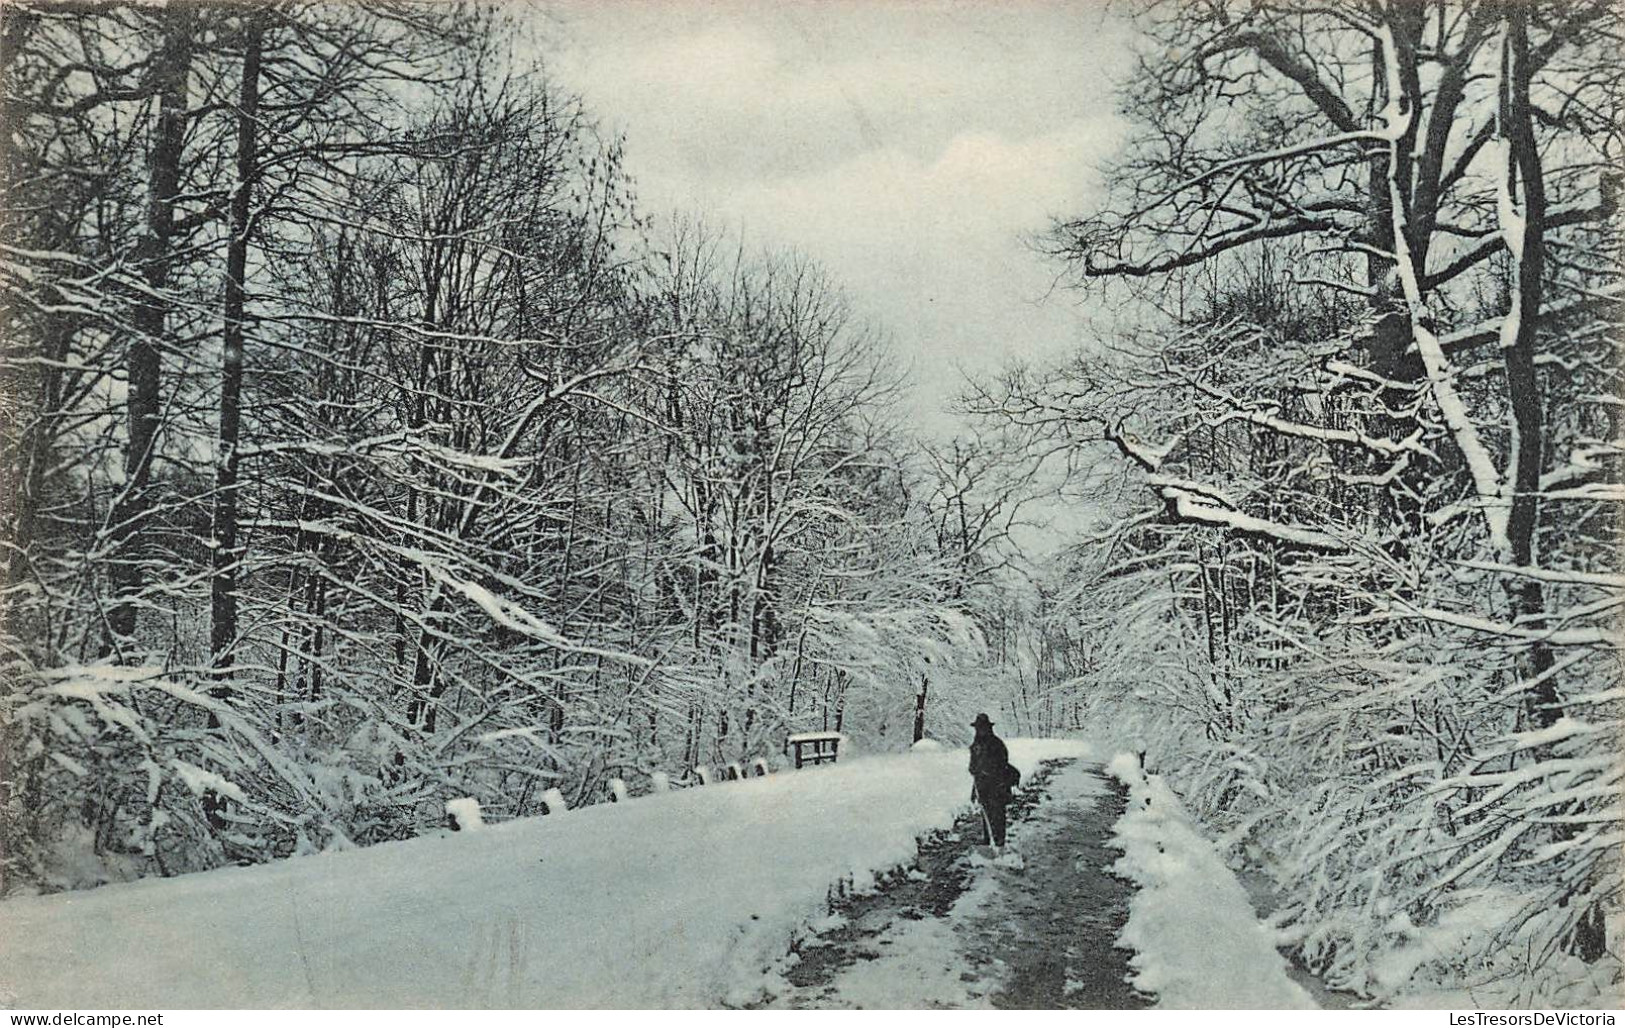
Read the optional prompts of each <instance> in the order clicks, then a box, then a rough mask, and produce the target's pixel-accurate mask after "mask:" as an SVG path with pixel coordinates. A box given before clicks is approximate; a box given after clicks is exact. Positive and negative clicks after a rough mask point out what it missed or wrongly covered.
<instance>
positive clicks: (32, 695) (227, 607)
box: [0, 0, 1019, 890]
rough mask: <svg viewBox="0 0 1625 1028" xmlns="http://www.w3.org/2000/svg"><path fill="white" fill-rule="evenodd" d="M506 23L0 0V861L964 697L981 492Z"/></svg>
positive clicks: (726, 746)
mask: <svg viewBox="0 0 1625 1028" xmlns="http://www.w3.org/2000/svg"><path fill="white" fill-rule="evenodd" d="M523 29H524V26H523V25H521V24H519V23H516V22H514V21H511V20H509V16H508V14H507V13H506V12H504V10H503V8H502V5H495V6H494V7H492V8H481V7H461V6H452V5H419V4H411V3H393V2H387V0H378V2H367V3H346V4H343V5H324V4H320V3H277V4H266V5H254V6H243V5H234V4H233V5H228V4H220V5H210V4H192V3H186V4H167V5H151V4H135V3H129V4H126V3H105V4H80V5H66V4H55V3H40V4H23V3H16V4H7V5H6V7H5V11H4V20H3V43H4V50H5V52H4V55H3V57H0V69H3V75H4V82H3V90H4V96H5V111H4V121H5V124H6V126H7V129H8V131H7V133H6V134H5V136H4V140H5V147H6V149H5V152H4V154H3V157H0V162H3V167H4V180H3V183H0V191H3V193H4V197H5V201H4V212H5V213H4V216H5V223H4V225H3V228H0V247H3V252H4V263H3V265H0V267H3V278H0V281H3V284H4V298H5V305H4V325H3V328H0V332H3V334H4V338H5V340H6V348H5V351H4V362H3V374H4V387H3V389H0V396H3V400H4V404H5V410H4V416H3V418H0V423H3V428H0V432H3V436H0V458H3V461H4V467H3V476H4V479H5V481H6V482H8V483H15V485H16V488H15V489H9V488H8V489H6V490H3V491H0V495H4V497H5V504H6V506H5V509H4V523H5V530H4V531H5V536H4V543H5V545H4V564H5V582H4V589H5V593H4V610H5V626H4V634H3V637H0V663H3V674H4V676H5V680H6V688H5V690H4V696H3V700H0V703H3V707H0V724H3V726H4V739H3V744H0V745H3V749H0V754H3V760H4V773H3V774H0V778H3V780H4V782H5V792H4V793H3V794H0V824H3V825H4V829H3V830H4V833H5V838H4V839H3V840H0V846H3V852H4V861H5V865H4V869H3V870H4V883H5V887H6V888H7V889H11V890H31V889H39V888H45V889H56V888H64V887H82V886H85V885H91V884H96V883H98V882H102V881H107V880H114V879H120V878H127V877H132V876H137V875H146V874H173V873H178V872H182V871H187V870H194V869H199V868H204V867H209V866H213V865H218V864H220V863H223V862H232V861H236V862H244V861H260V860H265V859H269V858H272V857H275V856H280V855H286V854H289V853H293V852H299V851H304V850H309V849H325V848H330V847H332V846H334V845H348V844H350V843H352V842H353V843H358V844H365V843H369V842H374V841H378V840H382V839H389V838H400V837H405V836H408V835H412V834H416V833H418V832H420V831H422V830H424V829H426V828H429V827H437V826H439V825H441V824H442V823H443V821H444V818H445V814H444V803H445V801H446V800H447V799H449V798H452V797H456V796H465V795H466V796H473V797H475V798H477V799H478V800H479V801H480V802H481V803H482V804H483V805H484V807H485V809H486V810H487V812H488V814H489V816H492V817H496V818H502V817H510V816H519V815H523V814H528V813H536V812H539V811H540V810H541V809H542V805H541V796H542V793H543V792H544V791H546V790H548V789H551V788H559V789H561V790H562V791H563V792H564V793H565V795H567V796H568V797H569V800H570V802H572V803H578V802H593V801H597V800H599V799H603V798H606V797H607V782H608V780H609V778H611V777H622V778H625V779H627V780H629V781H633V782H634V783H644V782H647V781H648V776H649V775H650V774H651V773H653V772H656V771H661V772H664V773H665V774H667V775H668V776H669V777H670V778H671V779H672V780H674V781H677V780H680V779H682V778H683V776H685V775H687V774H689V773H690V771H691V769H693V768H694V767H696V766H697V765H704V764H715V763H719V762H726V761H733V760H744V759H749V758H753V757H758V756H765V757H770V758H774V759H777V755H778V754H779V753H780V752H781V750H782V747H783V740H784V735H785V733H786V732H787V731H793V730H796V729H806V728H815V729H823V728H830V729H840V730H844V731H846V732H848V733H849V734H851V735H853V737H854V738H856V739H858V740H859V741H860V742H863V741H872V742H874V743H876V744H881V745H884V744H887V743H888V742H895V743H896V744H897V745H906V744H907V743H908V742H911V741H913V740H914V739H918V738H920V737H921V736H922V735H923V734H924V733H925V732H926V731H927V728H928V726H929V725H934V724H936V723H938V719H939V718H941V717H946V716H949V715H951V716H952V717H953V719H954V724H955V726H956V730H957V726H960V725H963V724H964V723H967V722H968V720H969V715H970V710H969V709H960V708H965V707H966V704H968V703H970V702H972V698H971V697H969V696H968V695H967V691H968V690H969V689H971V688H972V687H973V686H976V685H977V683H978V682H979V681H980V680H979V679H977V677H976V670H977V669H978V668H979V667H980V666H981V664H982V662H983V660H984V659H985V658H986V655H987V654H988V653H989V652H990V651H989V650H988V649H987V648H986V647H985V645H984V638H985V636H986V634H987V631H988V628H989V627H990V626H993V625H995V624H996V623H998V622H999V619H1001V618H1003V617H1004V616H1005V614H1004V612H1003V611H1004V607H1005V606H1007V605H1008V604H1006V603H1005V601H1003V600H1001V599H1000V598H999V593H1000V589H1001V588H1003V587H1002V586H1001V584H1000V581H999V579H998V576H997V574H996V572H997V569H998V567H999V565H1000V564H1001V562H1002V561H1003V560H1004V559H1005V557H1004V556H1003V554H1005V553H1006V552H1007V551H1006V549H1005V546H1006V541H1007V539H1006V536H1007V531H1008V528H1009V524H1010V522H1011V520H1012V519H1013V518H1014V517H1015V514H1016V509H1017V506H1018V505H1017V504H1016V503H1015V502H1014V500H1013V499H1012V493H1011V490H1013V489H1015V488H1016V487H1017V486H1018V485H1019V480H1018V479H1013V478H1011V477H1010V476H1001V475H1000V474H998V473H996V472H995V471H988V470H986V469H985V468H984V467H983V465H984V464H986V463H987V461H985V460H981V461H980V463H978V460H980V459H979V458H975V457H973V456H972V454H973V453H975V452H978V451H977V449H976V448H977V447H978V446H980V445H981V444H978V443H976V442H974V441H973V440H969V439H967V440H965V441H964V442H963V444H962V447H963V448H962V450H955V451H953V452H952V453H951V454H949V455H948V456H945V457H943V458H942V459H941V460H936V461H934V460H932V459H928V458H927V457H926V456H924V455H922V454H921V453H919V452H918V449H917V446H916V444H915V442H914V440H912V439H911V438H910V437H909V435H908V434H907V433H906V431H905V430H904V429H903V427H901V425H900V423H899V420H898V417H897V413H896V409H895V402H894V401H895V398H896V396H897V394H898V391H899V389H900V377H899V375H898V373H897V372H896V371H895V370H894V369H893V368H892V367H891V365H890V363H889V361H888V359H887V357H886V353H885V347H884V340H883V338H882V336H881V335H880V334H879V331H880V330H879V329H877V328H875V327H871V326H869V325H866V324H864V323H863V322H862V320H861V319H859V318H858V317H856V316H855V315H854V314H853V313H852V312H851V310H850V309H849V306H848V304H847V302H846V301H845V300H844V299H843V297H842V295H841V292H840V289H839V287H838V285H837V284H836V283H834V282H832V281H831V280H830V279H829V278H828V277H827V275H826V274H825V273H823V272H822V271H820V270H819V268H818V267H816V266H815V265H814V264H812V263H811V262H809V261H807V260H805V259H803V258H800V257H797V256H795V255H793V254H784V253H771V252H756V251H750V250H747V249H746V248H744V247H743V245H742V244H740V243H739V242H737V241H736V240H735V239H734V237H733V236H732V235H731V234H730V233H729V232H728V231H727V230H724V229H718V228H713V227H708V226H707V225H705V224H704V223H703V222H701V221H698V220H681V219H679V220H676V221H667V220H661V221H659V222H658V223H656V222H655V221H653V220H651V219H650V218H648V217H646V216H645V215H644V214H643V212H641V211H639V210H638V209H637V208H636V206H635V204H634V201H633V195H632V185H631V182H630V179H629V178H628V176H627V174H626V172H625V170H624V168H623V162H622V157H621V150H620V144H619V142H618V141H617V140H616V139H614V138H608V137H605V135H604V134H603V133H602V132H601V131H600V130H599V129H598V128H597V126H596V124H595V122H594V120H593V119H592V116H591V113H590V112H589V111H587V110H585V109H584V108H583V106H582V105H581V104H580V102H579V101H577V100H576V99H574V98H573V97H571V96H570V95H568V94H566V93H565V92H563V91H562V90H560V89H558V88H556V87H555V86H553V85H552V84H550V82H549V81H548V79H547V77H546V76H545V75H544V74H543V73H542V70H541V69H540V67H539V66H535V65H533V64H530V63H527V62H526V60H525V59H521V58H520V57H517V56H515V52H512V51H517V50H518V49H519V48H517V47H509V46H508V43H507V42H504V41H509V40H512V39H514V38H517V37H518V36H519V35H521V34H522V30H523ZM956 445H960V444H956ZM967 461H968V462H969V463H967ZM956 697H958V700H957V702H958V705H959V706H958V707H955V706H954V704H955V702H956V699H955V698H956ZM943 704H947V705H948V706H947V707H946V708H944V709H945V710H946V711H947V712H948V713H946V714H944V713H939V710H938V708H939V707H941V706H942V705H943ZM638 787H640V788H642V787H646V786H642V785H640V786H638Z"/></svg>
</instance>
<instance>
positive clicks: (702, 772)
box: [694, 764, 711, 785]
mask: <svg viewBox="0 0 1625 1028" xmlns="http://www.w3.org/2000/svg"><path fill="white" fill-rule="evenodd" d="M694 777H695V778H697V779H699V782H700V784H701V785H710V784H711V769H710V768H708V767H706V766H704V765H703V764H702V765H700V766H699V767H696V768H695V769H694Z"/></svg>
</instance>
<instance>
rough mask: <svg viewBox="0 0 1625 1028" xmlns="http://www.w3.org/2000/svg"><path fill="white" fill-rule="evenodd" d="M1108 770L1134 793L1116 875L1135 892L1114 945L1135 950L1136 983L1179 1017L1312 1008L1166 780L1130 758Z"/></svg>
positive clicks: (1121, 824) (1120, 837)
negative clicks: (1194, 1012) (1186, 1012)
mask: <svg viewBox="0 0 1625 1028" xmlns="http://www.w3.org/2000/svg"><path fill="white" fill-rule="evenodd" d="M1110 771H1111V773H1112V774H1114V775H1116V776H1117V778H1118V779H1120V780H1121V781H1122V782H1123V784H1124V785H1126V786H1127V787H1128V790H1129V800H1128V810H1127V811H1126V812H1125V813H1124V814H1123V816H1122V818H1120V819H1119V820H1118V822H1117V826H1116V828H1115V829H1114V838H1113V840H1112V844H1113V845H1114V846H1115V847H1117V848H1118V849H1121V850H1122V851H1123V858H1122V859H1121V860H1119V861H1118V862H1117V864H1116V865H1115V868H1114V870H1116V871H1117V873H1119V874H1121V875H1123V876H1124V877H1126V878H1128V879H1129V880H1131V881H1133V882H1134V884H1135V885H1136V886H1137V887H1138V888H1137V891H1136V893H1135V895H1134V897H1133V899H1132V900H1130V901H1129V919H1128V924H1127V925H1125V926H1124V928H1123V931H1122V934H1121V935H1120V936H1119V937H1118V939H1119V942H1120V944H1122V945H1123V946H1126V947H1128V948H1131V949H1133V950H1134V956H1133V957H1132V958H1130V960H1129V964H1130V966H1131V967H1133V968H1134V978H1133V983H1134V986H1135V987H1136V988H1138V989H1139V990H1141V991H1142V992H1147V993H1151V994H1153V995H1155V996H1156V997H1157V1005H1158V1006H1161V1007H1175V1008H1180V1009H1268V1010H1284V1009H1314V1008H1315V1002H1314V1000H1313V999H1311V998H1310V996H1309V994H1308V993H1307V992H1305V991H1304V989H1303V988H1302V986H1300V985H1298V984H1297V983H1296V982H1294V981H1292V980H1291V979H1290V978H1288V977H1287V973H1286V960H1285V958H1283V957H1282V956H1281V954H1280V952H1279V951H1278V950H1277V949H1276V948H1275V942H1274V939H1273V937H1272V935H1271V933H1270V932H1269V930H1268V929H1266V928H1265V927H1264V926H1263V925H1261V924H1259V922H1258V918H1257V917H1256V916H1255V915H1254V913H1253V908H1252V904H1251V903H1250V902H1249V901H1248V899H1247V893H1246V891H1245V890H1244V889H1243V888H1242V886H1241V883H1240V882H1238V881H1237V880H1236V876H1235V875H1234V874H1232V873H1231V871H1230V869H1229V868H1227V867H1226V866H1225V864H1224V861H1223V859H1222V858H1221V857H1220V856H1219V854H1218V852H1217V851H1216V850H1215V849H1214V848H1213V845H1212V844H1211V843H1210V842H1208V840H1206V839H1204V838H1203V837H1202V835H1201V833H1200V832H1199V831H1198V830H1197V828H1196V826H1195V825H1194V823H1193V822H1192V821H1191V819H1190V816H1189V815H1188V814H1186V812H1185V810H1184V808H1183V807H1182V806H1181V805H1180V802H1179V799H1178V797H1176V796H1175V795H1174V794H1173V792H1171V791H1170V790H1169V789H1168V787H1167V786H1166V785H1164V784H1163V782H1162V779H1161V778H1156V777H1148V776H1147V775H1146V774H1145V773H1144V772H1143V771H1142V770H1141V768H1140V762H1139V760H1138V759H1136V758H1135V757H1133V756H1131V755H1129V754H1119V755H1118V756H1117V757H1115V758H1113V759H1112V762H1111V765H1110Z"/></svg>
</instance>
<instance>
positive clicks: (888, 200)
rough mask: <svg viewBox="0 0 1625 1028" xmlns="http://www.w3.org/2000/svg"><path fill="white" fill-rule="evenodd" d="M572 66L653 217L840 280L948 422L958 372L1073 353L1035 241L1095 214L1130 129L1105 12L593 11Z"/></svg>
mask: <svg viewBox="0 0 1625 1028" xmlns="http://www.w3.org/2000/svg"><path fill="white" fill-rule="evenodd" d="M567 21H568V22H569V23H570V25H571V36H572V38H573V40H574V45H573V46H572V47H570V48H567V49H566V50H565V51H564V52H563V53H561V54H560V55H559V56H558V59H556V60H555V61H554V62H553V64H554V71H555V73H556V74H557V75H558V76H559V78H560V79H561V80H562V81H564V82H565V83H566V84H567V85H568V86H570V87H572V88H574V89H576V90H578V91H579V92H580V93H581V94H582V95H583V97H584V98H585V100H586V101H587V104H588V106H589V108H591V109H592V110H594V111H596V112H599V113H600V114H601V115H602V116H603V117H605V118H606V119H607V120H608V121H609V122H611V123H612V124H615V125H618V126H620V127H621V128H623V129H624V130H625V131H626V133H627V155H628V166H629V170H630V171H631V173H632V175H633V176H634V178H635V179H636V180H637V182H638V187H639V189H638V191H639V194H640V195H641V197H642V198H643V200H644V201H645V204H646V205H647V206H649V207H651V208H652V209H655V210H660V209H676V210H680V211H691V210H696V209H698V210H702V211H706V212H708V213H710V214H712V215H721V216H722V217H723V218H724V219H727V220H732V221H736V222H738V223H740V224H742V225H743V227H744V228H745V230H746V232H747V238H748V241H749V242H750V243H751V244H752V245H769V246H789V247H793V248H795V249H798V250H800V251H802V252H804V253H806V254H808V255H809V256H812V257H814V258H815V259H817V260H818V261H819V262H820V263H822V264H824V265H825V266H826V267H827V268H828V269H829V270H830V272H831V273H832V275H833V276H834V278H835V279H836V280H837V281H839V282H841V283H842V284H843V285H844V286H845V287H846V289H847V291H848V292H849V293H850V294H851V295H852V297H853V299H854V302H855V303H856V304H857V306H858V307H859V309H860V310H864V311H867V312H868V313H869V314H870V315H871V316H872V317H873V318H874V320H876V321H878V322H880V323H881V324H882V325H883V326H884V328H885V329H886V330H888V331H889V333H890V335H891V336H892V338H893V339H894V340H895V344H896V347H897V350H898V353H899V356H901V357H902V358H903V359H904V360H905V361H908V362H910V363H912V364H914V366H915V368H916V372H917V376H918V378H919V386H920V389H919V394H920V395H919V406H920V408H921V410H922V411H925V412H930V411H931V410H934V409H935V408H936V407H938V406H940V404H941V403H942V402H943V401H944V400H945V399H946V398H947V397H949V396H950V395H951V394H952V393H954V392H955V391H956V390H957V388H958V383H959V379H958V375H957V372H956V371H955V370H954V366H955V365H956V364H957V363H963V364H965V365H967V366H971V367H974V368H977V369H981V370H984V371H985V370H990V369H992V368H993V367H995V366H996V365H997V364H998V363H999V362H1000V361H1001V360H1002V359H1003V358H1004V356H1005V355H1006V354H1008V353H1011V352H1014V351H1023V352H1031V351H1035V350H1044V349H1050V350H1053V349H1055V348H1057V347H1060V346H1064V345H1066V344H1067V343H1068V342H1069V341H1070V340H1071V338H1072V336H1073V334H1074V333H1075V331H1076V328H1075V321H1076V316H1075V314H1074V313H1073V312H1072V311H1071V310H1070V308H1069V306H1068V305H1067V304H1066V303H1063V302H1051V303H1048V304H1045V305H1035V301H1036V300H1038V299H1040V298H1042V297H1043V296H1044V295H1045V294H1046V293H1047V292H1048V291H1049V287H1050V284H1051V280H1052V278H1053V275H1054V273H1055V271H1056V270H1057V269H1055V268H1053V267H1049V266H1046V265H1045V264H1044V263H1043V262H1042V261H1041V260H1039V259H1038V258H1037V257H1036V256H1035V255H1034V254H1033V253H1031V252H1030V251H1029V250H1028V249H1026V248H1025V247H1024V246H1023V242H1022V240H1023V237H1024V236H1027V235H1030V234H1032V233H1036V232H1040V231H1042V230H1043V229H1044V228H1045V227H1046V226H1047V225H1048V223H1049V220H1050V218H1051V217H1052V216H1053V215H1056V214H1062V213H1077V212H1078V211H1080V210H1082V209H1084V208H1085V207H1086V206H1087V204H1088V202H1089V200H1090V199H1091V190H1092V188H1093V186H1094V167H1095V165H1096V164H1098V162H1099V161H1100V160H1101V159H1102V158H1103V157H1105V156H1106V155H1107V154H1108V153H1110V152H1111V150H1112V149H1113V148H1114V147H1115V145H1116V140H1117V138H1118V136H1119V133H1120V127H1119V125H1118V123H1117V121H1116V119H1115V117H1114V115H1113V114H1112V105H1111V104H1110V103H1109V102H1108V101H1107V100H1106V97H1107V96H1108V95H1109V89H1110V86H1111V84H1112V79H1113V76H1114V75H1116V74H1117V72H1118V70H1119V69H1120V68H1121V65H1122V62H1123V60H1124V54H1125V51H1126V48H1125V47H1123V46H1122V45H1121V43H1122V39H1123V36H1122V34H1121V31H1120V30H1118V29H1116V28H1114V27H1113V26H1114V24H1115V23H1112V22H1108V21H1105V20H1103V15H1102V14H1101V12H1100V10H1099V9H1098V8H1097V7H1095V6H1092V5H1089V4H1077V3H1038V2H1034V0H1026V2H1024V3H1005V4H984V3H954V2H949V0H913V2H908V3H904V2H896V3H874V2H846V3H843V2H839V0H836V2H826V3H817V4H807V3H790V2H784V0H780V2H775V3H760V2H756V3H750V4H725V3H707V4H703V5H702V4H694V3H675V2H673V3H666V4H659V3H647V4H630V3H618V4H605V5H597V6H594V5H588V4H581V5H579V6H572V7H570V8H568V9H567Z"/></svg>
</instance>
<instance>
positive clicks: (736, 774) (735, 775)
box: [726, 761, 745, 782]
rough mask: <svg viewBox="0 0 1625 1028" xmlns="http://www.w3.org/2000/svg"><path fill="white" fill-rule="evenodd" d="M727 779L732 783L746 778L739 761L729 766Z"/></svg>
mask: <svg viewBox="0 0 1625 1028" xmlns="http://www.w3.org/2000/svg"><path fill="white" fill-rule="evenodd" d="M726 777H727V780H728V781H730V782H737V781H739V780H740V779H741V778H743V777H745V771H744V769H743V768H741V767H740V766H739V762H738V761H733V762H731V763H729V764H728V767H727V772H726Z"/></svg>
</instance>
